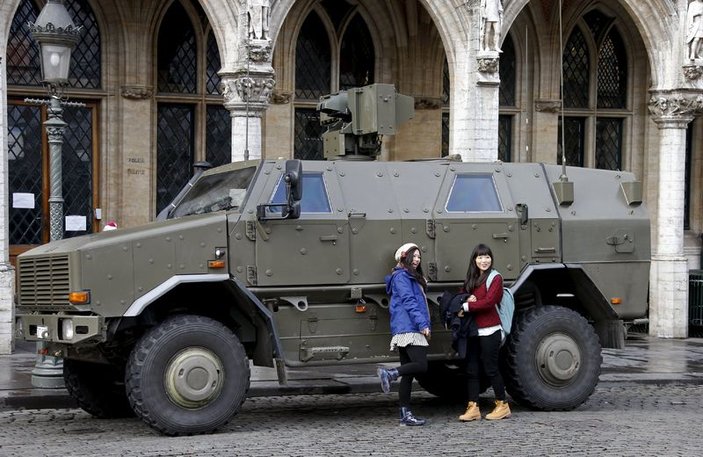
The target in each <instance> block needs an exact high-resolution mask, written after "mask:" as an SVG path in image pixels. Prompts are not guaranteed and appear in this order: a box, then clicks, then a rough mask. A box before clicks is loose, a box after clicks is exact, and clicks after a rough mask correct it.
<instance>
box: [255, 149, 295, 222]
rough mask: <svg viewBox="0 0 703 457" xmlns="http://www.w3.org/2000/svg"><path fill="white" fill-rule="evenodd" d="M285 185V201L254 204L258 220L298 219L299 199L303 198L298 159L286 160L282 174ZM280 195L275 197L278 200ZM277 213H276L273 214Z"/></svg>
mask: <svg viewBox="0 0 703 457" xmlns="http://www.w3.org/2000/svg"><path fill="white" fill-rule="evenodd" d="M282 181H283V183H281V185H283V184H285V186H286V195H285V202H282V201H281V202H280V203H279V202H277V203H268V204H261V205H257V206H256V218H257V219H258V220H260V221H267V220H281V219H298V218H299V217H300V201H301V200H302V199H303V164H302V163H301V162H300V160H287V161H286V171H285V173H284V174H283V179H282ZM279 198H280V197H276V200H277V201H278V199H279ZM274 213H278V214H274Z"/></svg>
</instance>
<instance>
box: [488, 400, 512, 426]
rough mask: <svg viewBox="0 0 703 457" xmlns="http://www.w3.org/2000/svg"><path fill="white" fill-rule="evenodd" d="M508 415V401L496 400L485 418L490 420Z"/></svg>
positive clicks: (505, 417) (504, 417)
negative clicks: (494, 405)
mask: <svg viewBox="0 0 703 457" xmlns="http://www.w3.org/2000/svg"><path fill="white" fill-rule="evenodd" d="M510 415H511V413H510V406H508V402H507V401H503V400H496V407H495V408H493V411H491V412H490V413H488V414H486V419H488V420H490V421H492V420H498V419H507V418H508V417H510Z"/></svg>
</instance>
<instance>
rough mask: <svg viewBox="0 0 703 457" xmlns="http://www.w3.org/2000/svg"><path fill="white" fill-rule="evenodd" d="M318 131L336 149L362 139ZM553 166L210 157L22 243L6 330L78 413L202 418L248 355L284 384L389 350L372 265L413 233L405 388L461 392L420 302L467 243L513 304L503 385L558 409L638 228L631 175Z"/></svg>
mask: <svg viewBox="0 0 703 457" xmlns="http://www.w3.org/2000/svg"><path fill="white" fill-rule="evenodd" d="M344 122H347V121H344V120H343V123H344ZM375 128H377V126H374V127H373V128H372V129H371V130H373V129H375ZM331 141H332V143H334V144H335V145H336V147H337V149H335V150H336V152H335V155H337V156H343V155H344V151H345V150H349V149H350V148H351V149H354V148H355V147H357V146H358V145H359V144H361V143H356V145H354V144H346V143H345V142H344V141H346V140H344V139H342V140H339V141H338V140H334V139H333V140H331ZM352 143H354V142H353V141H352ZM564 170H565V169H564V168H562V167H559V166H556V165H545V164H510V163H500V162H496V163H465V162H457V161H450V160H434V161H420V162H381V161H371V160H326V161H303V162H301V161H298V160H262V161H251V162H239V163H232V164H228V165H225V166H222V167H218V168H213V169H210V170H207V171H205V172H203V173H202V174H201V175H199V176H198V177H197V178H196V179H194V183H193V185H192V186H189V187H188V190H187V191H184V192H183V193H182V195H180V196H179V198H178V199H177V201H175V202H174V204H173V205H172V206H171V207H169V208H168V209H167V210H166V211H165V212H164V213H163V214H162V215H161V217H160V219H163V220H158V221H156V222H154V223H151V224H148V225H145V226H142V227H137V228H130V229H121V230H115V231H111V232H104V233H98V234H93V235H86V236H83V237H79V238H71V239H65V240H61V241H56V242H52V243H49V244H46V245H44V246H41V247H38V248H36V249H33V250H31V251H29V252H27V253H25V254H23V255H21V256H20V257H19V261H18V272H17V274H18V276H19V291H18V308H17V322H16V324H17V333H18V337H20V338H24V339H26V340H29V341H43V342H46V343H47V345H48V348H49V353H50V354H54V355H57V356H60V357H62V358H63V359H64V377H65V379H66V383H67V384H66V385H67V388H68V390H69V392H70V393H71V394H72V395H73V396H74V397H75V398H76V399H77V401H78V402H79V404H80V405H81V407H83V408H84V409H85V410H86V411H88V412H90V413H92V414H95V415H98V416H104V417H114V416H117V415H121V414H125V413H128V412H131V411H134V412H135V413H136V414H137V415H138V416H139V417H140V418H142V419H143V420H144V421H145V422H146V423H147V424H149V425H150V426H152V427H153V428H155V429H157V430H159V431H161V432H162V433H165V434H168V435H179V434H193V433H207V432H211V431H213V430H215V429H216V428H217V427H219V426H222V425H223V424H225V423H226V422H227V421H228V420H229V419H230V418H231V417H232V416H233V415H234V414H236V413H237V411H238V410H239V408H240V406H241V404H242V402H243V400H244V398H245V396H246V393H247V389H248V387H249V366H250V362H251V363H253V364H254V365H262V366H275V367H277V368H278V373H279V380H280V382H281V383H285V382H286V367H301V366H313V365H336V364H351V363H385V362H392V361H394V360H395V359H394V357H395V356H394V355H393V354H392V353H390V352H389V351H388V344H389V340H390V334H389V314H388V297H387V296H386V295H385V288H384V284H383V278H384V276H385V275H386V274H388V272H389V271H390V270H391V268H392V267H393V260H392V259H393V253H394V252H395V250H396V249H397V247H398V246H400V245H402V244H403V243H405V242H409V241H412V242H414V243H416V244H417V245H418V246H419V247H420V248H421V250H422V254H423V256H422V257H423V265H424V269H425V272H426V273H427V274H428V276H429V292H428V301H429V305H430V310H431V314H432V319H433V328H432V332H433V337H432V341H431V344H430V350H429V353H430V356H429V357H430V360H431V362H430V369H429V372H428V373H427V375H426V376H424V377H423V378H422V379H421V380H420V384H421V385H422V387H424V388H425V389H426V390H427V391H429V392H431V393H434V394H437V395H447V396H451V395H454V396H457V397H461V396H462V394H463V392H464V386H463V381H462V377H461V371H462V370H460V369H458V368H457V361H456V360H454V350H453V349H452V347H451V343H452V341H451V334H450V332H449V331H448V330H445V329H444V328H443V325H442V319H441V318H440V316H439V306H438V299H439V296H440V295H441V293H442V292H443V291H445V290H450V289H456V288H458V287H459V286H460V285H461V283H462V281H463V279H464V275H465V272H466V268H467V262H468V259H469V255H470V250H471V249H472V247H473V246H474V245H475V244H476V243H478V242H484V243H486V244H488V245H490V247H491V248H492V250H493V253H494V255H495V267H496V268H497V269H498V270H499V271H500V272H501V273H502V274H503V276H504V278H505V281H506V284H507V285H508V286H509V287H510V288H511V290H512V292H513V293H514V295H515V299H516V315H515V322H514V325H513V330H512V333H511V334H510V336H509V338H508V340H507V342H506V344H505V346H504V353H503V362H504V363H503V365H504V366H503V368H504V372H505V381H506V385H507V388H508V392H509V393H510V395H511V396H512V398H513V399H514V400H515V401H517V402H519V403H520V404H523V405H527V406H529V407H532V408H535V409H541V410H568V409H572V408H575V407H576V406H578V405H580V404H581V403H583V402H584V401H586V400H587V399H588V397H589V396H590V395H591V393H592V392H593V390H594V388H595V386H596V384H597V382H598V377H599V374H600V365H601V352H600V351H601V346H603V347H621V346H622V345H623V344H624V322H626V321H629V320H632V319H635V318H641V317H643V316H645V315H646V313H647V286H648V276H649V261H650V233H649V219H648V215H647V211H646V209H645V207H644V205H643V204H642V191H641V185H640V183H639V182H637V181H636V179H635V178H634V177H633V175H632V174H631V173H626V172H616V171H603V170H594V169H585V168H566V175H567V176H568V179H565V176H564Z"/></svg>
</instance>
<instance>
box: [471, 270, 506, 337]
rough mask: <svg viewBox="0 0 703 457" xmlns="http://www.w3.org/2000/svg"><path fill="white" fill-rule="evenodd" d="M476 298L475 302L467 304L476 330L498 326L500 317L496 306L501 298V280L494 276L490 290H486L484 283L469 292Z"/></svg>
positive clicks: (498, 276) (499, 277)
mask: <svg viewBox="0 0 703 457" xmlns="http://www.w3.org/2000/svg"><path fill="white" fill-rule="evenodd" d="M471 294H473V295H474V296H475V297H476V301H475V302H469V312H470V313H472V314H473V315H474V319H475V320H476V325H478V328H486V327H493V326H494V325H500V316H499V315H498V310H497V309H496V305H497V304H498V303H500V300H501V298H503V278H502V277H501V276H500V275H496V276H495V277H494V278H493V280H492V281H491V288H490V289H488V290H486V283H485V282H483V283H482V284H481V285H480V286H478V287H476V288H475V289H474V290H472V291H471Z"/></svg>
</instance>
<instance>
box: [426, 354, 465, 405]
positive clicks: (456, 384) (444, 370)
mask: <svg viewBox="0 0 703 457" xmlns="http://www.w3.org/2000/svg"><path fill="white" fill-rule="evenodd" d="M417 383H418V384H420V387H422V388H423V389H425V390H426V391H427V392H429V393H431V394H432V395H435V396H437V397H439V398H441V399H443V400H447V401H451V402H456V403H464V402H465V401H466V398H467V391H466V372H465V370H464V366H463V365H462V364H461V361H460V360H440V361H432V362H429V363H428V366H427V373H425V374H423V375H421V376H418V377H417Z"/></svg>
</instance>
